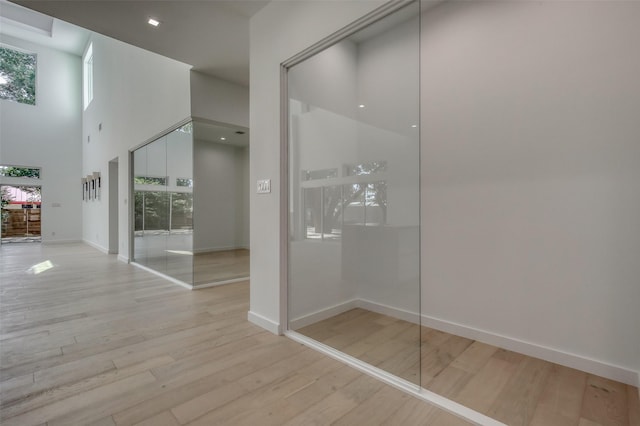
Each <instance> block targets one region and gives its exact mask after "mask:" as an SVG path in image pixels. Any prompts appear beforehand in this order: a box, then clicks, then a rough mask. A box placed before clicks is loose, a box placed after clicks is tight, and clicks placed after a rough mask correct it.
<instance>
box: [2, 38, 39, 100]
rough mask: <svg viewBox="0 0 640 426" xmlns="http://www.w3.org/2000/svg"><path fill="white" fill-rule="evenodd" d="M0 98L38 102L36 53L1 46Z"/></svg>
mask: <svg viewBox="0 0 640 426" xmlns="http://www.w3.org/2000/svg"><path fill="white" fill-rule="evenodd" d="M0 99H7V100H10V101H15V102H20V103H23V104H28V105H35V104H36V55H35V54H34V53H27V52H22V51H19V50H15V49H11V48H9V47H6V46H0Z"/></svg>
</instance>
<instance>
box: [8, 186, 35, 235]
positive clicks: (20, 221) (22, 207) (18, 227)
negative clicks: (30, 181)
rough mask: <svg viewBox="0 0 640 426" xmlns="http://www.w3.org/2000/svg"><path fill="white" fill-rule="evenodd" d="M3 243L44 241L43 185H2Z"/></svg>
mask: <svg viewBox="0 0 640 426" xmlns="http://www.w3.org/2000/svg"><path fill="white" fill-rule="evenodd" d="M0 191H1V192H2V244H8V243H32V242H37V243H39V242H42V208H41V207H42V187H41V186H39V185H2V186H0Z"/></svg>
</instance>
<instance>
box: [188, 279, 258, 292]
mask: <svg viewBox="0 0 640 426" xmlns="http://www.w3.org/2000/svg"><path fill="white" fill-rule="evenodd" d="M249 278H250V277H241V278H234V279H231V280H225V281H214V282H210V283H206V284H198V285H194V286H193V289H194V290H200V289H201V288H209V287H217V286H219V285H225V284H233V283H239V282H240V281H249Z"/></svg>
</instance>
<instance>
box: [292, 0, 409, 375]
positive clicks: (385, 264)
mask: <svg viewBox="0 0 640 426" xmlns="http://www.w3.org/2000/svg"><path fill="white" fill-rule="evenodd" d="M418 12H419V6H418V5H417V4H410V5H408V6H407V7H404V8H403V9H401V10H400V11H398V12H396V13H394V14H392V15H391V16H389V17H387V18H385V19H383V20H381V21H378V22H376V23H375V24H373V25H371V26H369V27H367V28H366V29H364V30H362V31H360V32H358V33H356V34H354V35H353V36H351V37H349V38H347V39H344V40H342V41H340V42H338V43H337V44H335V45H333V46H331V47H329V48H327V49H325V50H324V51H322V52H320V53H318V54H316V55H315V56H312V57H310V58H308V59H306V60H304V61H303V62H301V63H298V64H297V65H294V66H292V67H291V68H289V70H288V75H287V79H288V94H289V105H288V107H289V211H290V214H289V222H290V226H289V230H290V231H289V232H290V234H289V248H288V266H289V274H288V279H289V282H288V293H289V294H288V318H289V324H288V325H289V329H291V330H295V331H297V332H299V333H301V334H304V335H306V336H308V337H311V338H313V339H315V340H317V341H320V342H322V343H324V344H326V345H329V346H332V347H334V348H336V349H338V350H340V351H342V352H344V353H346V354H348V355H351V356H354V357H356V358H359V359H360V360H363V361H365V362H367V363H369V364H372V365H374V366H376V367H379V368H381V369H383V370H386V371H388V372H391V373H392V374H395V375H396V376H399V377H401V378H403V379H406V380H409V381H411V382H412V383H414V384H419V378H420V329H419V323H420V318H419V312H420V280H419V263H420V262H419V133H418V131H417V128H416V127H412V124H414V123H417V122H418V118H419V98H418V96H419V84H418V83H419V43H418V40H419V19H418Z"/></svg>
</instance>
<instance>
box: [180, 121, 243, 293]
mask: <svg viewBox="0 0 640 426" xmlns="http://www.w3.org/2000/svg"><path fill="white" fill-rule="evenodd" d="M193 139H194V145H193V161H194V172H195V173H194V175H193V176H194V179H193V196H194V199H195V202H194V207H195V209H194V210H193V221H194V226H195V229H196V232H195V233H194V235H193V253H194V256H193V261H194V263H193V285H194V287H203V286H208V285H212V284H213V285H215V284H220V283H229V282H233V281H240V280H243V279H247V278H248V277H249V215H248V212H249V188H250V186H249V129H246V128H240V127H236V126H227V125H220V124H218V123H211V122H204V121H200V120H196V121H194V122H193ZM187 183H188V182H187Z"/></svg>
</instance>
